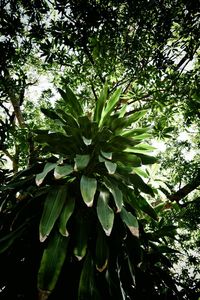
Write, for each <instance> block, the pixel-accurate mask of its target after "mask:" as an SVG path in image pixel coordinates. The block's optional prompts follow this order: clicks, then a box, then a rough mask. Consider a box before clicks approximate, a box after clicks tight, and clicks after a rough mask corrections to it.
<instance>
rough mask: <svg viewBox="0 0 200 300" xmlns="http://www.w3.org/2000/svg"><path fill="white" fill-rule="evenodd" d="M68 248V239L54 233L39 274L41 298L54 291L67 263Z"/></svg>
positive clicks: (43, 257) (44, 254)
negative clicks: (65, 262) (64, 264)
mask: <svg viewBox="0 0 200 300" xmlns="http://www.w3.org/2000/svg"><path fill="white" fill-rule="evenodd" d="M67 246H68V238H67V237H63V236H62V235H61V234H60V233H59V232H54V234H53V236H51V237H50V240H49V243H48V245H47V248H46V249H45V250H44V253H43V256H42V259H41V262H40V268H39V272H38V289H39V291H40V297H41V296H42V295H45V294H50V293H51V292H52V290H53V289H54V287H55V285H56V283H57V280H58V277H59V275H60V272H61V269H62V266H63V263H64V261H65V257H66V254H67ZM43 298H44V297H43ZM43 298H41V299H43Z"/></svg>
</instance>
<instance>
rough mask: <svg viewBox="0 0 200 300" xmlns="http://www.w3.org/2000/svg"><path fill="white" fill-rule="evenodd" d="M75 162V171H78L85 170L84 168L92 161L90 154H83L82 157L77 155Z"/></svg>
mask: <svg viewBox="0 0 200 300" xmlns="http://www.w3.org/2000/svg"><path fill="white" fill-rule="evenodd" d="M74 161H75V167H74V169H75V170H76V171H79V170H83V169H84V168H86V167H87V165H88V163H89V161H90V155H89V154H82V155H80V154H76V157H75V159H74Z"/></svg>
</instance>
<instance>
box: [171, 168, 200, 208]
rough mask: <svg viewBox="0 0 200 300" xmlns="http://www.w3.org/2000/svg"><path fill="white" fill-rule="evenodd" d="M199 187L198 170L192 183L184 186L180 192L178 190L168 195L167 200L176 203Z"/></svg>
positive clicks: (199, 171)
mask: <svg viewBox="0 0 200 300" xmlns="http://www.w3.org/2000/svg"><path fill="white" fill-rule="evenodd" d="M199 186H200V170H198V174H197V176H196V177H195V179H194V180H193V181H192V182H190V183H188V184H186V185H185V186H184V187H182V188H181V189H180V190H178V191H177V192H175V193H174V194H172V195H168V196H167V197H168V199H169V200H171V201H176V202H177V203H178V202H179V201H180V200H181V199H183V198H185V197H186V196H187V195H188V194H190V193H191V192H192V191H194V190H195V189H196V188H198V187H199Z"/></svg>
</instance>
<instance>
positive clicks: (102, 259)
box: [0, 85, 174, 299]
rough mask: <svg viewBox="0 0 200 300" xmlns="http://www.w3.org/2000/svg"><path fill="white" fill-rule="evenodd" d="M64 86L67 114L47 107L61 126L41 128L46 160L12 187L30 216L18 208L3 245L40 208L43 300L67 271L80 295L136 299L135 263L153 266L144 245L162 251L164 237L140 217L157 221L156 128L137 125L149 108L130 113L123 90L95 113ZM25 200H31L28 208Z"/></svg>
mask: <svg viewBox="0 0 200 300" xmlns="http://www.w3.org/2000/svg"><path fill="white" fill-rule="evenodd" d="M59 92H60V94H61V96H62V98H63V100H64V101H65V103H66V107H67V109H68V110H67V111H68V112H67V113H66V112H64V111H63V110H59V109H57V110H56V111H54V110H50V109H42V112H43V113H44V114H45V115H46V116H47V117H48V118H50V119H52V120H54V121H55V122H56V123H57V124H58V125H59V126H60V131H59V132H50V131H48V130H38V131H37V132H35V135H36V136H35V140H36V141H37V142H38V143H39V144H41V145H42V151H43V154H44V155H46V159H45V160H46V161H45V162H44V163H37V164H36V165H35V166H32V167H31V168H29V169H28V170H25V171H22V172H21V173H20V174H18V175H17V176H16V177H15V179H14V180H13V181H11V183H10V185H8V186H7V190H9V189H10V190H11V191H12V192H13V191H14V192H15V193H16V192H17V193H18V194H17V197H18V200H20V201H19V202H20V205H21V206H22V207H21V208H20V209H22V210H24V211H25V213H26V212H27V215H26V218H25V217H24V219H23V218H22V217H21V216H22V213H21V212H20V209H19V210H18V212H17V214H18V215H17V217H19V216H20V217H19V219H20V218H22V219H23V220H24V223H23V224H21V225H20V226H18V227H17V226H16V229H15V230H13V231H12V232H11V233H9V234H8V235H6V236H5V237H4V238H3V239H1V240H0V245H1V249H0V250H1V252H3V251H5V250H6V249H8V248H9V247H11V245H13V243H14V242H15V241H16V240H17V239H18V238H19V237H21V236H22V235H23V233H24V231H25V230H26V229H27V224H30V223H31V220H32V218H33V219H34V214H35V219H36V220H37V221H35V223H34V224H35V226H38V227H39V228H38V229H37V230H38V231H39V240H40V244H41V245H44V246H43V247H42V254H41V259H40V261H39V265H38V275H37V285H38V290H39V298H40V299H47V298H48V297H49V295H50V294H51V292H52V291H54V290H55V288H56V285H58V284H59V279H60V278H61V277H62V276H64V275H62V274H68V275H66V281H68V282H67V283H66V285H67V286H66V289H69V290H70V288H71V289H72V287H70V286H73V287H74V290H75V291H77V293H76V292H73V293H75V296H73V299H74V297H75V298H78V299H103V297H107V298H108V299H113V298H115V299H126V297H134V293H135V292H134V289H135V284H136V281H137V272H136V269H137V268H138V266H139V265H142V266H143V269H144V268H148V266H147V264H146V262H143V257H145V255H144V250H143V248H142V247H141V244H144V245H145V247H147V246H148V247H150V248H151V250H152V251H154V250H155V249H156V251H157V253H158V252H159V247H158V246H157V245H156V244H153V242H155V241H159V239H160V236H155V237H153V238H152V236H153V234H152V235H151V237H150V240H152V241H153V242H151V243H149V242H148V235H144V233H143V229H142V228H143V225H142V222H141V221H140V220H139V217H141V216H143V215H144V214H147V215H149V216H150V217H151V218H153V219H155V220H156V219H157V215H156V212H155V211H154V209H153V208H152V206H151V205H150V204H149V203H148V201H147V200H146V199H145V197H144V194H148V195H149V196H152V197H153V195H154V191H153V189H152V188H151V186H149V185H148V184H146V183H145V181H144V180H143V176H146V175H147V174H146V173H144V171H143V170H142V169H141V166H142V165H146V164H152V163H154V162H155V161H156V159H155V158H154V157H152V156H149V155H148V153H149V151H150V150H152V147H151V146H150V145H148V144H146V143H144V140H145V139H147V138H149V136H150V134H149V133H148V128H136V126H135V125H134V123H135V122H137V121H138V120H139V119H140V118H142V117H143V116H144V115H145V113H146V111H138V112H135V113H133V114H132V115H130V116H126V114H125V111H126V110H125V108H126V107H123V108H122V109H120V110H119V109H116V107H117V105H118V103H119V101H120V95H121V89H120V88H119V89H117V90H116V91H115V92H114V93H113V94H112V95H111V96H110V97H108V87H107V86H106V85H105V86H104V88H103V90H102V91H101V94H100V96H99V99H98V101H97V102H96V106H95V108H94V112H93V115H92V116H91V117H88V116H87V115H84V112H83V108H82V107H81V105H80V103H79V102H78V100H77V99H76V96H75V95H74V94H73V92H72V91H71V90H70V89H69V88H66V90H65V91H64V90H59ZM133 125H134V126H133ZM20 197H21V198H20ZM21 203H26V204H25V205H24V207H25V208H24V207H23V204H21ZM33 203H34V204H33ZM35 203H36V204H35ZM29 205H32V206H33V207H34V209H33V210H32V212H30V210H29V211H28V209H27V207H28V206H29ZM28 215H29V217H28ZM17 217H15V223H16V219H17ZM35 219H34V220H35ZM18 223H20V221H18V222H17V224H18ZM21 223H22V221H21ZM12 224H13V221H12ZM161 252H162V251H161ZM73 264H75V265H76V264H78V268H77V269H76V271H73V272H77V275H75V277H73V276H72V277H71V276H70V272H71V271H70V270H71V269H70V265H73ZM145 266H146V267H145ZM163 272H164V271H163ZM73 281H75V282H76V283H77V284H74V282H73ZM157 286H158V284H157ZM173 288H174V287H173ZM66 293H67V292H66ZM69 293H70V292H69ZM73 293H72V294H73ZM127 299H128V298H127Z"/></svg>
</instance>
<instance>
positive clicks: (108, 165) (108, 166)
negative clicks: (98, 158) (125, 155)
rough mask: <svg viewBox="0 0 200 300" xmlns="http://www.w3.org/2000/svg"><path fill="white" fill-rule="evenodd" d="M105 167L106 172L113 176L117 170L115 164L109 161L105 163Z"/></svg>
mask: <svg viewBox="0 0 200 300" xmlns="http://www.w3.org/2000/svg"><path fill="white" fill-rule="evenodd" d="M105 166H106V169H107V170H108V173H109V174H114V173H115V171H116V169H117V164H116V163H113V162H111V161H107V160H106V161H105Z"/></svg>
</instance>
